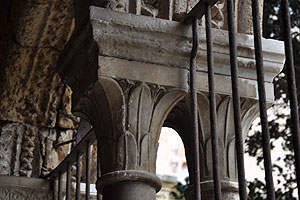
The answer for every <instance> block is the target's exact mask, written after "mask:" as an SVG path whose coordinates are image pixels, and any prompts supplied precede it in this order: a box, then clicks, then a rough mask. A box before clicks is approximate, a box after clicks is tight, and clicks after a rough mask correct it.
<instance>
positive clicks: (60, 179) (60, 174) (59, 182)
mask: <svg viewBox="0 0 300 200" xmlns="http://www.w3.org/2000/svg"><path fill="white" fill-rule="evenodd" d="M62 179H63V175H62V173H61V172H59V175H58V200H62V190H63V187H62Z"/></svg>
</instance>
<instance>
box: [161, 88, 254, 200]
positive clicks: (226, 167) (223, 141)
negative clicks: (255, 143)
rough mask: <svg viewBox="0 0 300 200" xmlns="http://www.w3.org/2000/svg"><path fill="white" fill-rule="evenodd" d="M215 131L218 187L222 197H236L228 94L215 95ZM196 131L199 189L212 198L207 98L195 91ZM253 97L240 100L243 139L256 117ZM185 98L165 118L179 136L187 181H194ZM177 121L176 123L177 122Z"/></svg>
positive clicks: (208, 198) (235, 174)
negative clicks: (216, 135)
mask: <svg viewBox="0 0 300 200" xmlns="http://www.w3.org/2000/svg"><path fill="white" fill-rule="evenodd" d="M216 101H217V102H216V103H217V134H218V136H219V164H220V172H221V186H222V194H223V198H224V199H238V195H239V194H238V183H237V162H236V149H235V133H234V119H233V105H232V98H231V96H227V95H217V96H216ZM198 108H199V114H198V116H199V134H200V157H201V158H200V166H201V190H202V196H203V199H207V200H210V199H212V200H213V199H214V195H213V194H214V187H213V170H212V167H213V162H212V147H211V133H210V117H209V100H208V94H207V93H203V92H201V93H200V92H199V93H198ZM258 111H259V110H258V104H257V101H256V100H250V99H246V98H243V99H241V112H242V128H243V135H244V138H245V137H246V135H247V133H248V130H249V128H250V126H251V124H252V121H253V120H254V119H255V118H256V117H257V116H258ZM190 120H191V118H190V111H189V100H188V99H185V101H183V102H181V103H180V104H178V105H177V106H176V107H175V108H174V109H173V111H172V112H171V114H170V115H169V117H168V119H167V122H166V123H167V125H168V126H170V127H172V128H174V129H176V130H177V132H178V133H179V135H180V136H181V138H182V140H183V142H184V145H185V149H186V157H187V162H188V168H189V172H190V180H191V183H192V184H193V183H194V174H193V171H194V163H193V162H194V161H193V155H194V152H193V148H192V145H193V141H192V137H191V122H190ZM179 124H180V125H179ZM192 194H193V186H191V187H190V188H189V189H188V190H187V191H186V198H187V199H188V200H189V199H193V198H191V197H192Z"/></svg>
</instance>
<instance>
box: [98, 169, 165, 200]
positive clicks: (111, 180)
mask: <svg viewBox="0 0 300 200" xmlns="http://www.w3.org/2000/svg"><path fill="white" fill-rule="evenodd" d="M161 186H162V185H161V181H160V179H159V178H158V177H157V176H155V175H154V174H151V173H149V172H144V171H138V170H122V171H115V172H110V173H107V174H105V175H103V176H102V177H101V178H100V179H99V180H98V181H97V190H99V191H100V193H101V194H102V195H103V200H141V199H143V200H155V199H156V193H157V192H158V191H159V190H160V189H161Z"/></svg>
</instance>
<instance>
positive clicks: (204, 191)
mask: <svg viewBox="0 0 300 200" xmlns="http://www.w3.org/2000/svg"><path fill="white" fill-rule="evenodd" d="M200 185H201V196H202V199H205V200H214V199H215V195H214V182H213V181H204V182H201V184H200ZM221 187H222V199H223V200H238V199H239V184H238V183H237V182H233V181H221ZM184 196H185V198H186V200H194V199H195V198H194V186H193V185H192V186H190V187H188V188H187V189H186V191H185V193H184Z"/></svg>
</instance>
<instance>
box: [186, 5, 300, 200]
mask: <svg viewBox="0 0 300 200" xmlns="http://www.w3.org/2000/svg"><path fill="white" fill-rule="evenodd" d="M214 3H216V2H213V1H208V0H201V1H200V2H199V3H198V4H197V5H196V6H195V7H194V8H193V10H192V11H191V12H190V13H189V14H188V15H187V17H186V19H185V22H186V23H190V24H192V26H193V49H192V53H191V65H190V73H191V75H190V77H191V78H190V89H191V92H190V95H191V107H192V111H193V113H192V117H193V119H192V120H193V135H194V139H195V144H194V145H195V146H198V145H199V141H198V137H199V136H198V130H197V128H198V127H197V125H195V124H197V122H198V121H197V115H196V114H195V113H194V112H195V111H197V104H196V103H195V102H196V101H197V100H196V98H197V97H196V96H195V94H196V91H195V73H196V69H195V68H196V67H195V65H196V53H197V47H198V41H197V40H198V35H197V32H198V30H197V29H198V26H197V24H198V19H200V18H201V17H202V16H203V15H204V14H205V19H206V40H207V66H208V80H209V83H208V84H209V103H210V116H211V137H212V152H213V176H214V191H215V199H216V200H220V199H222V195H221V186H220V169H219V164H218V156H217V155H218V143H217V139H216V123H217V122H216V101H215V93H214V67H213V54H212V41H211V24H210V22H211V14H210V7H211V6H212V5H213V4H214ZM227 6H228V7H227V12H228V31H229V45H230V48H229V49H230V65H231V80H232V96H233V105H234V123H235V137H236V151H237V163H238V181H239V196H240V199H247V192H246V180H245V169H244V147H243V137H242V128H241V111H240V95H239V86H238V65H237V46H236V30H235V24H234V21H235V20H234V18H235V13H234V1H233V0H227ZM280 9H281V10H282V19H283V27H284V30H283V32H284V40H285V41H284V43H285V53H286V68H287V80H288V92H289V96H290V106H291V118H292V134H293V142H294V148H295V149H294V150H295V164H296V175H297V184H298V195H299V194H300V193H299V185H300V181H299V178H300V171H299V170H300V169H299V167H300V163H299V162H300V158H299V156H300V155H299V150H300V149H299V147H300V144H299V142H300V138H299V137H300V129H299V116H298V105H297V97H296V96H297V95H296V81H295V72H294V64H293V51H292V42H291V31H290V16H289V3H288V0H282V1H281V8H280ZM203 10H205V12H203ZM252 15H253V29H254V45H255V60H256V70H257V84H258V94H259V107H260V119H261V126H262V141H261V142H262V146H263V157H264V167H265V177H266V178H265V179H266V186H267V187H266V189H267V199H272V200H273V199H275V190H274V183H273V176H272V162H271V153H270V135H269V129H268V119H267V106H266V93H265V85H264V82H265V81H264V66H263V54H262V42H261V40H262V35H261V27H260V22H259V7H258V0H252ZM258 142H259V141H258ZM196 150H198V148H197V147H195V151H196ZM199 159H200V158H199V153H196V154H195V158H194V161H195V166H196V169H195V174H194V175H195V189H194V196H195V199H196V200H200V199H201V195H200V194H201V191H200V185H199V183H200V182H201V180H200V176H199V168H197V167H199V164H198V163H197V162H198V161H199ZM299 197H300V195H299Z"/></svg>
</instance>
